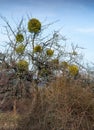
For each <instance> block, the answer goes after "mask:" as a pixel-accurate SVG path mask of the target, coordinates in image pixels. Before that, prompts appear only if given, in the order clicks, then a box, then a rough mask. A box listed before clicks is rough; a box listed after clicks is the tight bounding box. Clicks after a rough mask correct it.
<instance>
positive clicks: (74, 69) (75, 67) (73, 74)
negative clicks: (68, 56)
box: [68, 65, 79, 76]
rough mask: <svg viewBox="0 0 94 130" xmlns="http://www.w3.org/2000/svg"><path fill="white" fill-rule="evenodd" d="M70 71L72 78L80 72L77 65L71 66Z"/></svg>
mask: <svg viewBox="0 0 94 130" xmlns="http://www.w3.org/2000/svg"><path fill="white" fill-rule="evenodd" d="M68 69H69V73H70V74H71V75H72V76H76V75H77V74H78V72H79V68H78V66H77V65H69V67H68Z"/></svg>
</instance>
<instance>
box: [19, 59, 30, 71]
mask: <svg viewBox="0 0 94 130" xmlns="http://www.w3.org/2000/svg"><path fill="white" fill-rule="evenodd" d="M17 68H18V70H19V72H23V71H27V70H28V62H27V61H26V60H19V62H18V63H17Z"/></svg>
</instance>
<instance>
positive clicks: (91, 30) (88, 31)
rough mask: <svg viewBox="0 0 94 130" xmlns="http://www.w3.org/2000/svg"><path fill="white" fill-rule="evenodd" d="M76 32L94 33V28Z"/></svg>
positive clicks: (80, 29)
mask: <svg viewBox="0 0 94 130" xmlns="http://www.w3.org/2000/svg"><path fill="white" fill-rule="evenodd" d="M76 31H78V32H81V33H94V28H78V29H77V30H76Z"/></svg>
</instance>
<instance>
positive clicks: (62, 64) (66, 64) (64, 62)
mask: <svg viewBox="0 0 94 130" xmlns="http://www.w3.org/2000/svg"><path fill="white" fill-rule="evenodd" d="M68 66H69V64H68V62H66V61H63V62H61V67H63V68H64V69H66V68H68Z"/></svg>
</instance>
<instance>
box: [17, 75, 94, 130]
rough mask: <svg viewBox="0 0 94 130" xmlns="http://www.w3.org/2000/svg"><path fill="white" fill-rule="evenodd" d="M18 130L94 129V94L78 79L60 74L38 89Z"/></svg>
mask: <svg viewBox="0 0 94 130" xmlns="http://www.w3.org/2000/svg"><path fill="white" fill-rule="evenodd" d="M30 104H31V105H30V111H29V113H28V114H26V115H24V116H23V118H22V119H21V120H20V121H19V122H18V124H19V128H18V129H17V130H94V93H92V91H91V90H90V86H88V85H87V86H85V88H82V87H81V84H80V83H79V80H71V79H67V78H65V77H61V78H58V79H56V80H55V81H53V82H52V83H50V84H49V85H48V87H45V88H39V89H36V90H35V92H34V93H33V100H32V102H30Z"/></svg>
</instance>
